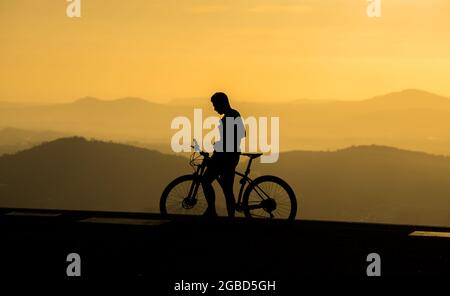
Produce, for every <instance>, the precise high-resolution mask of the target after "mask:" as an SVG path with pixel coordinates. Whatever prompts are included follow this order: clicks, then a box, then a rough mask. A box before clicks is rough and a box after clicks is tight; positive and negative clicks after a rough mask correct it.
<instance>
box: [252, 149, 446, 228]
mask: <svg viewBox="0 0 450 296" xmlns="http://www.w3.org/2000/svg"><path fill="white" fill-rule="evenodd" d="M254 172H255V173H259V174H275V175H280V176H282V177H283V178H284V179H286V180H287V181H288V182H289V183H290V184H291V185H292V186H293V187H294V190H295V191H296V192H298V194H299V195H300V196H299V198H300V204H301V205H302V206H301V208H300V211H301V213H300V215H302V216H303V217H304V218H307V219H325V220H329V219H332V220H343V221H365V222H383V223H400V224H424V225H445V226H449V225H450V213H449V211H448V209H449V208H450V199H449V196H450V157H443V156H434V155H429V154H426V153H421V152H411V151H405V150H400V149H396V148H391V147H383V146H374V145H372V146H360V147H351V148H348V149H343V150H339V151H335V152H311V151H295V152H288V153H283V154H282V155H281V156H280V159H279V161H278V162H277V163H276V164H275V165H264V164H256V165H255V168H254Z"/></svg>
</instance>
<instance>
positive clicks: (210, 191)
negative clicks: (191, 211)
mask: <svg viewBox="0 0 450 296" xmlns="http://www.w3.org/2000/svg"><path fill="white" fill-rule="evenodd" d="M217 174H218V173H217V167H216V164H215V162H214V160H213V159H210V163H209V164H208V167H207V168H206V171H205V173H204V174H203V177H202V187H203V192H204V194H205V198H206V201H207V202H208V208H207V209H206V212H205V215H207V216H217V213H216V195H215V193H214V188H213V186H212V183H213V182H214V180H215V179H216V177H217Z"/></svg>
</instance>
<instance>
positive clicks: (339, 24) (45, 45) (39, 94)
mask: <svg viewBox="0 0 450 296" xmlns="http://www.w3.org/2000/svg"><path fill="white" fill-rule="evenodd" d="M81 3H82V17H81V18H68V17H67V16H66V7H67V5H68V2H66V1H65V0H39V1H36V0H0V81H1V83H0V101H12V102H15V101H17V102H23V101H27V102H67V101H73V100H75V99H77V98H80V97H84V96H95V97H99V98H103V99H115V98H120V97H125V96H135V97H142V98H145V99H148V100H152V101H158V102H165V101H168V100H170V99H179V98H193V97H207V96H209V95H210V94H211V93H212V92H214V91H216V90H222V91H226V92H227V93H229V94H230V95H231V96H232V97H233V98H238V99H240V100H247V101H271V102H276V101H289V100H296V99H301V98H310V99H343V100H360V99H366V98H369V97H372V96H374V95H378V94H384V93H388V92H391V91H398V90H402V89H406V88H418V89H424V90H427V91H430V92H435V93H438V94H441V95H446V96H450V83H448V79H449V77H450V38H449V37H450V1H448V0H383V2H382V3H383V7H382V18H379V19H371V18H369V17H367V15H366V8H367V5H368V2H367V1H366V0H297V1H294V0H240V1H236V0H208V1H206V0H130V1H124V0H81Z"/></svg>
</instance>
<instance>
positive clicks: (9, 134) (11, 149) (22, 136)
mask: <svg viewBox="0 0 450 296" xmlns="http://www.w3.org/2000/svg"><path fill="white" fill-rule="evenodd" d="M67 136H69V135H68V134H65V133H61V132H54V131H35V130H24V129H17V128H12V127H7V128H3V129H0V155H2V154H5V153H15V152H17V151H20V150H25V149H28V148H31V147H33V146H36V145H38V144H40V143H42V142H44V141H52V140H55V139H58V138H61V137H67Z"/></svg>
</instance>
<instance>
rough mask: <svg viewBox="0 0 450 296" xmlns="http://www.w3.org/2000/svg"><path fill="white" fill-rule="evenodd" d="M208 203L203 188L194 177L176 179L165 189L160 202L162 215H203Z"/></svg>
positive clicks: (187, 176)
mask: <svg viewBox="0 0 450 296" xmlns="http://www.w3.org/2000/svg"><path fill="white" fill-rule="evenodd" d="M207 207H208V203H207V202H206V198H205V195H204V193H203V187H202V185H201V183H200V182H199V181H198V178H196V177H195V176H194V175H185V176H181V177H178V178H176V179H175V180H173V181H172V182H170V184H169V185H167V187H166V188H165V189H164V191H163V193H162V195H161V199H160V202H159V208H160V211H161V215H163V216H165V217H168V216H173V215H198V216H200V215H202V214H203V213H204V212H205V211H206V208H207Z"/></svg>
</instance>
